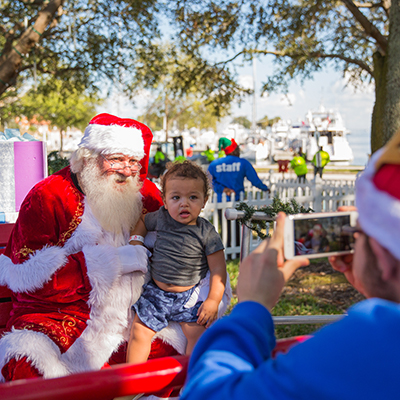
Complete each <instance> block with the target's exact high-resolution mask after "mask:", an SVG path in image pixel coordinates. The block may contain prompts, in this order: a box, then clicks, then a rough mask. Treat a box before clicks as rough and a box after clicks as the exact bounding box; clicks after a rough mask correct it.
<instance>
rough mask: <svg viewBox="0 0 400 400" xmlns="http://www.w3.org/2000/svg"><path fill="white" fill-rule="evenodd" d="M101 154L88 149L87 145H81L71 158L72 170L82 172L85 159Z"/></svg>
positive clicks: (75, 172)
mask: <svg viewBox="0 0 400 400" xmlns="http://www.w3.org/2000/svg"><path fill="white" fill-rule="evenodd" d="M98 156H99V154H98V153H96V152H94V151H91V150H88V149H86V148H85V147H80V148H78V149H77V150H75V151H74V152H73V153H72V156H71V159H70V160H69V164H70V166H71V171H72V172H73V173H74V174H77V173H79V172H82V170H83V167H84V160H88V159H90V158H96V157H98Z"/></svg>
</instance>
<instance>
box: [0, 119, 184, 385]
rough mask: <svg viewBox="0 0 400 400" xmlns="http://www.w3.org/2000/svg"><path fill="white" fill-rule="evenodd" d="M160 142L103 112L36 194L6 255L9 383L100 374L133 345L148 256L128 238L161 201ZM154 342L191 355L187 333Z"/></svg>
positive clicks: (1, 344) (2, 274)
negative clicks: (153, 152)
mask: <svg viewBox="0 0 400 400" xmlns="http://www.w3.org/2000/svg"><path fill="white" fill-rule="evenodd" d="M151 141H152V133H151V131H150V130H149V128H148V127H147V126H145V125H143V124H142V123H140V122H137V121H134V120H131V119H121V118H117V117H114V116H112V115H109V114H100V115H98V116H96V117H95V118H93V119H92V121H91V122H90V124H89V126H88V127H87V128H86V130H85V133H84V136H83V138H82V141H81V143H80V144H79V148H78V150H77V151H76V152H75V153H74V154H73V155H72V157H71V161H70V167H67V168H64V169H63V170H61V171H59V172H58V173H55V174H53V175H51V176H49V177H48V178H46V179H44V180H43V181H41V182H40V183H38V184H37V185H36V186H35V187H34V188H33V189H32V190H31V191H30V193H29V194H28V195H27V197H26V199H25V200H24V202H23V204H22V206H21V209H20V213H19V218H18V220H17V222H16V225H15V228H14V230H13V233H12V235H11V238H10V241H9V243H8V246H7V248H6V250H5V253H4V255H1V256H0V284H1V285H6V286H8V287H9V288H10V289H11V290H12V292H13V296H12V301H13V309H12V312H11V316H10V320H9V322H8V331H9V332H8V333H6V334H5V336H3V337H2V338H1V340H0V370H1V380H2V381H5V380H6V381H10V380H16V379H20V378H28V377H37V376H43V377H44V378H54V377H60V376H64V375H68V374H71V373H77V372H81V371H89V370H98V369H100V368H102V367H103V366H104V365H106V364H107V363H110V360H112V359H113V357H114V358H115V354H116V352H117V350H118V349H119V348H120V347H121V345H122V344H123V343H124V342H125V340H126V339H128V336H129V327H130V321H131V319H132V315H131V313H132V311H131V306H132V304H133V303H135V302H136V300H137V299H138V298H139V295H140V293H141V290H142V285H143V283H144V282H145V280H146V276H147V275H146V272H147V260H148V254H149V253H148V250H146V248H145V247H142V246H131V245H129V244H128V243H129V231H130V228H131V227H132V226H134V225H135V224H136V222H137V220H138V218H139V216H140V213H141V212H146V211H155V210H156V209H158V208H159V206H160V205H161V204H162V203H161V197H160V194H159V191H158V189H157V188H156V186H155V185H154V184H153V183H152V182H150V181H149V180H147V179H146V174H147V166H148V159H149V150H150V144H151ZM155 343H156V345H155V346H153V353H152V356H153V357H154V356H161V355H171V354H176V350H177V351H178V352H180V353H184V350H185V339H184V337H183V336H182V334H181V333H180V332H179V326H170V327H168V328H166V330H164V332H161V334H160V335H159V338H158V340H156V341H155ZM120 361H124V358H123V357H121V358H120Z"/></svg>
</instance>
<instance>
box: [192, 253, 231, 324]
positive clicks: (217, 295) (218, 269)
mask: <svg viewBox="0 0 400 400" xmlns="http://www.w3.org/2000/svg"><path fill="white" fill-rule="evenodd" d="M207 262H208V267H209V268H210V291H209V293H208V296H207V299H206V300H205V301H204V302H203V304H202V305H201V306H200V308H199V311H198V313H197V315H198V316H199V318H198V319H197V323H198V324H200V325H205V326H206V328H208V327H209V326H210V325H211V324H212V323H213V322H214V321H215V320H216V319H217V317H218V306H219V303H220V302H221V300H222V297H223V295H224V292H225V284H226V277H227V273H226V262H225V255H224V251H223V250H219V251H217V252H215V253H213V254H210V255H208V256H207Z"/></svg>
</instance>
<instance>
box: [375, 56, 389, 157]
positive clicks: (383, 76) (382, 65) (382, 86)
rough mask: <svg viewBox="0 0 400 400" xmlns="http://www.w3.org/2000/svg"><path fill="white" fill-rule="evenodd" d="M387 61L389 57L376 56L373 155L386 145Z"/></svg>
mask: <svg viewBox="0 0 400 400" xmlns="http://www.w3.org/2000/svg"><path fill="white" fill-rule="evenodd" d="M387 59H388V57H387V56H382V55H381V54H380V53H379V52H378V51H377V52H376V53H375V54H374V78H375V104H374V108H373V111H372V121H371V154H373V153H374V152H375V151H376V150H378V149H380V148H381V147H382V146H383V145H384V144H385V143H386V141H385V139H384V137H385V136H384V133H383V130H384V126H385V114H386V112H385V110H386V92H387V90H386V88H387V82H386V81H387Z"/></svg>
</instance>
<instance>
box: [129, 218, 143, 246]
mask: <svg viewBox="0 0 400 400" xmlns="http://www.w3.org/2000/svg"><path fill="white" fill-rule="evenodd" d="M144 217H145V216H144V215H141V216H140V218H139V221H138V222H137V224H136V226H135V227H134V228H133V229H132V230H131V238H132V236H134V235H137V236H142V237H143V238H144V237H145V236H146V235H147V229H146V225H145V224H144ZM129 244H131V245H134V246H137V245H143V242H142V241H141V240H133V239H132V240H129Z"/></svg>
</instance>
